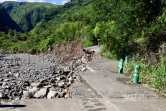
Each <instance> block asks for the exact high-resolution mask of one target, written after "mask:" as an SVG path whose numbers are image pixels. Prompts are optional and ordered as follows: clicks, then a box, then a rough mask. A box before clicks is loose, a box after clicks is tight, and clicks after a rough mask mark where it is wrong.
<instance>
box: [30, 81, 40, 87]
mask: <svg viewBox="0 0 166 111" xmlns="http://www.w3.org/2000/svg"><path fill="white" fill-rule="evenodd" d="M31 86H32V87H41V83H40V82H37V83H35V82H34V83H31Z"/></svg>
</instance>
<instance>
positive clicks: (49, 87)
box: [0, 42, 95, 104]
mask: <svg viewBox="0 0 166 111" xmlns="http://www.w3.org/2000/svg"><path fill="white" fill-rule="evenodd" d="M82 48H83V47H82V44H81V43H79V42H76V43H70V44H69V43H68V44H66V45H60V44H59V45H56V46H55V47H54V48H52V49H51V50H49V51H48V52H47V53H45V54H42V55H30V54H8V55H7V54H6V55H3V56H1V57H0V78H1V79H0V98H1V104H4V103H6V102H7V101H11V100H21V99H27V98H30V99H42V98H47V99H51V98H79V99H85V98H94V97H95V95H94V94H93V92H92V91H91V90H90V89H88V88H87V87H86V85H85V84H84V83H83V82H81V81H80V79H79V76H78V72H79V71H84V70H87V68H86V64H87V61H88V57H87V56H86V55H85V54H84V52H83V51H82ZM72 84H73V85H72ZM71 85H72V87H70V86H71ZM69 92H71V93H72V95H70V94H68V93H69Z"/></svg>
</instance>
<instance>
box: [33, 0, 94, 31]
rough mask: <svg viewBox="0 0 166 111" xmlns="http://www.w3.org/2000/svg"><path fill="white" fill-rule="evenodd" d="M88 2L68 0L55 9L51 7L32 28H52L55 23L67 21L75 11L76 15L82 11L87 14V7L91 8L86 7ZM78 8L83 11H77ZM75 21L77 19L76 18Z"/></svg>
mask: <svg viewBox="0 0 166 111" xmlns="http://www.w3.org/2000/svg"><path fill="white" fill-rule="evenodd" d="M90 3H91V0H71V2H68V3H66V4H65V5H63V6H59V7H58V8H56V9H55V8H52V9H50V10H47V12H46V13H45V14H44V15H43V19H42V21H41V22H39V23H38V24H37V25H36V27H35V29H34V30H42V29H47V28H54V27H56V26H57V25H60V24H63V23H64V22H66V21H68V19H69V18H72V16H74V15H75V14H77V13H78V14H77V15H81V14H83V13H84V14H85V13H86V14H88V12H89V9H91V8H86V7H87V6H88V5H89V4H90ZM90 7H91V6H90ZM84 9H85V10H84ZM86 9H87V10H86ZM80 10H83V12H81V13H79V12H80ZM89 14H91V13H89ZM89 14H88V15H89ZM80 17H81V16H80ZM76 21H78V19H77V20H76Z"/></svg>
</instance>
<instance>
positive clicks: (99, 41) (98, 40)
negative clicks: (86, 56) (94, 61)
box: [97, 39, 100, 47]
mask: <svg viewBox="0 0 166 111" xmlns="http://www.w3.org/2000/svg"><path fill="white" fill-rule="evenodd" d="M97 41H98V46H99V47H100V39H98V40H97Z"/></svg>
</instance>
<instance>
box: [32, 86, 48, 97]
mask: <svg viewBox="0 0 166 111" xmlns="http://www.w3.org/2000/svg"><path fill="white" fill-rule="evenodd" d="M47 94H48V88H47V87H46V88H42V89H40V90H39V91H37V92H36V93H35V95H34V97H35V98H44V97H46V96H47Z"/></svg>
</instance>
